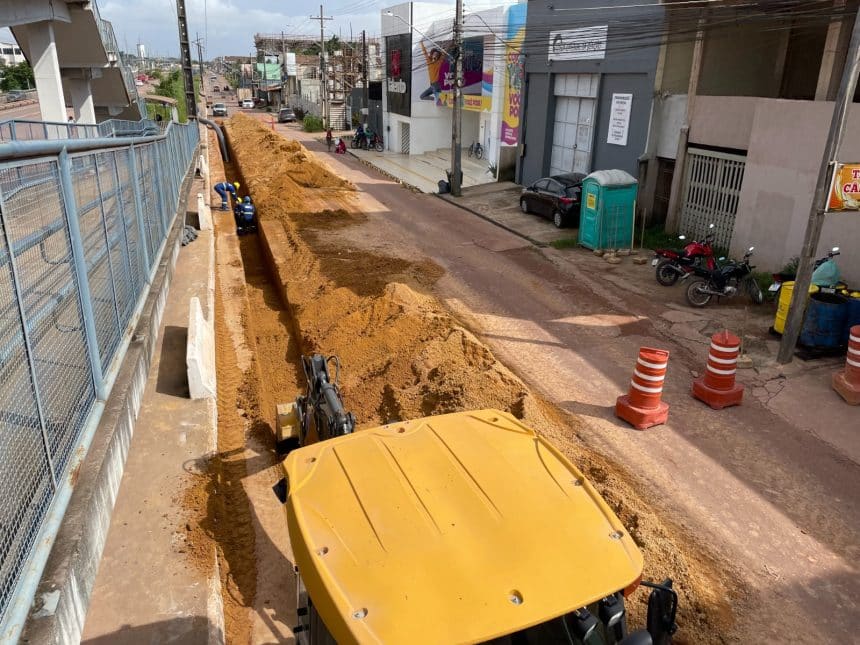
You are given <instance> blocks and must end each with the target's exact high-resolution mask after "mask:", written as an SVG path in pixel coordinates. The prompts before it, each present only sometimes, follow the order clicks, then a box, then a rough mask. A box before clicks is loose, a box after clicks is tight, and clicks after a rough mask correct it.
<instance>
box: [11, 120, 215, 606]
mask: <svg viewBox="0 0 860 645" xmlns="http://www.w3.org/2000/svg"><path fill="white" fill-rule="evenodd" d="M198 138H199V134H198V129H197V125H196V124H190V125H178V124H175V123H173V124H171V125H170V126H169V127H168V129H167V131H166V134H165V136H163V137H161V138H158V139H156V138H151V139H149V140H146V141H141V142H140V143H139V144H135V145H126V146H118V147H105V148H100V149H98V150H93V151H88V152H80V153H73V154H69V153H67V152H66V150H65V149H64V150H63V151H62V152H60V153H59V154H57V155H53V156H43V157H39V158H33V159H26V160H23V161H22V160H15V161H2V160H0V622H2V618H3V615H4V613H5V611H6V608H7V606H8V605H9V602H10V599H11V598H12V597H13V594H14V592H15V589H16V586H17V584H18V583H19V581H20V579H21V576H22V574H23V572H24V571H25V568H26V566H27V561H28V558H29V555H30V553H31V550H32V548H33V546H34V544H35V542H36V540H37V539H39V537H38V536H39V531H40V529H41V526H42V523H43V522H44V520H45V517H46V515H47V513H48V510H49V508H50V505H51V502H52V500H53V499H54V497H55V496H56V494H57V490H58V488H60V487H63V486H68V485H69V484H68V473H67V467H68V465H69V463H70V457H71V455H72V454H73V453H74V451H75V449H76V448H77V447H78V444H79V441H80V438H81V435H82V432H83V429H84V427H85V426H86V425H87V424H88V423H92V422H95V419H94V418H93V411H94V408H95V403H96V401H97V400H104V399H106V397H107V395H108V390H109V388H110V386H111V385H112V379H111V377H110V375H111V374H115V373H116V372H117V370H118V365H119V364H120V362H121V361H122V358H123V356H124V352H125V347H127V340H128V339H129V338H130V336H131V332H132V329H133V325H134V322H135V312H136V311H137V309H138V308H139V306H140V305H141V303H142V301H143V299H144V298H145V297H146V294H147V293H148V288H149V282H150V280H151V277H152V275H153V272H154V269H155V266H156V263H157V261H158V259H159V255H160V252H161V249H162V247H163V245H164V244H165V242H166V238H167V235H168V233H169V230H170V227H171V224H172V222H173V221H174V217H175V213H176V208H177V205H178V203H179V197H180V196H179V191H180V187H181V184H182V179H183V176H184V175H185V173H186V171H187V170H188V169H189V167H190V166H191V164H192V163H193V160H194V154H195V150H196V147H197V143H198Z"/></svg>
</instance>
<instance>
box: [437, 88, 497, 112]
mask: <svg viewBox="0 0 860 645" xmlns="http://www.w3.org/2000/svg"><path fill="white" fill-rule="evenodd" d="M462 97H463V109H464V110H469V111H470V112H489V111H490V110H491V109H492V106H493V97H492V96H487V95H481V94H463V95H462ZM438 105H443V106H445V107H451V106H453V105H454V94H453V93H452V92H440V93H439V103H438Z"/></svg>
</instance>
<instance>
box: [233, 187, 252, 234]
mask: <svg viewBox="0 0 860 645" xmlns="http://www.w3.org/2000/svg"><path fill="white" fill-rule="evenodd" d="M256 230H257V209H256V207H255V206H254V204H253V203H252V202H251V197H250V196H248V195H246V196H245V199H244V200H243V201H242V203H241V204H238V205H237V208H236V232H237V233H239V235H241V234H242V233H246V232H252V231H256Z"/></svg>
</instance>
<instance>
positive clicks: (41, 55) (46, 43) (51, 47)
mask: <svg viewBox="0 0 860 645" xmlns="http://www.w3.org/2000/svg"><path fill="white" fill-rule="evenodd" d="M27 39H28V41H29V44H30V58H31V62H32V64H33V76H35V78H36V89H37V90H38V92H39V108H40V110H41V112H42V120H43V121H58V122H62V123H65V122H66V99H65V98H64V97H63V82H62V79H61V77H60V63H59V60H58V59H57V43H56V41H55V40H54V25H53V24H52V23H50V22H48V21H43V22H34V23H32V24H30V25H27Z"/></svg>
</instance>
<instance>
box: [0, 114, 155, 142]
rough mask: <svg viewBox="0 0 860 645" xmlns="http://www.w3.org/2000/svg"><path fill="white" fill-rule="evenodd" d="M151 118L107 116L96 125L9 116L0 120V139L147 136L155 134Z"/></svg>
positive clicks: (27, 139)
mask: <svg viewBox="0 0 860 645" xmlns="http://www.w3.org/2000/svg"><path fill="white" fill-rule="evenodd" d="M160 131H161V130H160V128H159V126H158V124H157V123H156V122H155V121H152V120H151V119H143V120H142V121H128V120H124V119H108V120H107V121H102V122H101V123H98V124H96V125H88V124H80V123H62V122H50V121H34V120H30V119H10V120H8V121H0V142H5V141H33V140H52V139H91V138H95V137H125V136H148V135H154V134H158V133H159V132H160Z"/></svg>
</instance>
